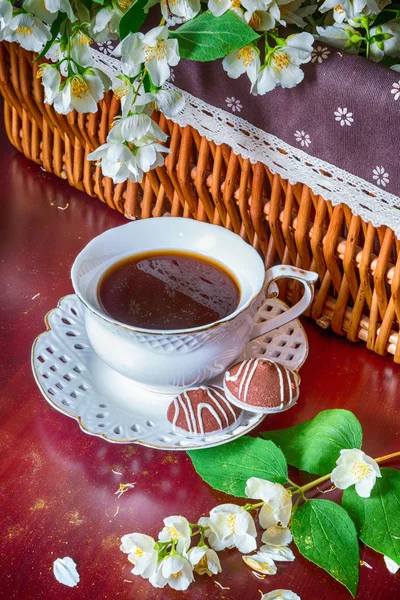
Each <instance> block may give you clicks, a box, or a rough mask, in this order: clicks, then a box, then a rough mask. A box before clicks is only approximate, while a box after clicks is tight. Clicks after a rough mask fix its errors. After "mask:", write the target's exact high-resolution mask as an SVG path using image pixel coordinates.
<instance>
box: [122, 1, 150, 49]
mask: <svg viewBox="0 0 400 600" xmlns="http://www.w3.org/2000/svg"><path fill="white" fill-rule="evenodd" d="M148 1H149V0H136V2H135V3H134V4H133V5H132V6H131V7H130V9H129V10H128V11H127V12H126V13H125V14H124V16H123V17H122V19H121V21H120V23H119V28H118V31H119V37H120V39H121V40H123V39H124V38H125V37H126V36H127V35H128V34H129V33H136V32H137V31H139V29H140V28H141V26H142V25H143V23H144V22H145V20H146V17H147V12H145V10H144V7H145V6H146V4H148Z"/></svg>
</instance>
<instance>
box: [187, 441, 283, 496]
mask: <svg viewBox="0 0 400 600" xmlns="http://www.w3.org/2000/svg"><path fill="white" fill-rule="evenodd" d="M188 454H189V456H190V458H191V459H192V462H193V465H194V468H195V469H196V471H197V473H198V474H199V475H200V477H202V479H204V481H206V482H207V483H208V484H210V485H211V486H212V487H213V488H215V489H216V490H220V491H221V492H225V493H226V494H231V495H233V496H241V497H246V495H245V493H244V490H245V487H246V481H247V480H248V479H250V477H260V478H261V479H268V481H276V482H278V483H286V481H287V465H286V460H285V457H284V456H283V454H282V452H281V451H280V450H279V448H277V447H276V446H275V444H274V443H273V442H266V441H264V440H260V439H257V438H253V437H248V436H245V437H242V438H240V439H238V440H236V441H235V442H231V443H230V444H228V445H227V446H217V447H216V448H210V449H205V450H192V451H190V452H188Z"/></svg>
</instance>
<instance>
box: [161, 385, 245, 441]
mask: <svg viewBox="0 0 400 600" xmlns="http://www.w3.org/2000/svg"><path fill="white" fill-rule="evenodd" d="M240 416H241V411H240V410H238V409H237V408H236V407H235V406H232V405H231V404H230V403H229V402H228V401H227V399H226V398H225V392H224V390H223V389H222V388H221V387H219V386H216V385H211V386H209V387H205V386H201V387H198V388H189V389H187V390H185V391H184V392H182V393H181V394H179V396H176V398H174V400H173V401H172V402H171V404H170V405H169V407H168V412H167V418H168V421H169V422H170V423H172V425H173V428H174V430H175V429H178V430H179V429H181V430H182V429H183V430H184V431H187V432H188V433H190V434H192V435H202V434H203V435H204V434H205V433H214V432H218V431H222V430H223V429H227V428H228V427H231V426H232V425H234V424H235V423H237V422H238V420H239V418H240Z"/></svg>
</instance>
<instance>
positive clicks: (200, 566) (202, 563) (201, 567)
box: [194, 554, 212, 576]
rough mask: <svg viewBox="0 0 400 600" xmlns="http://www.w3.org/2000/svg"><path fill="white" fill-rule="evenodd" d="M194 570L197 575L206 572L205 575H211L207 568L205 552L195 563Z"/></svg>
mask: <svg viewBox="0 0 400 600" xmlns="http://www.w3.org/2000/svg"><path fill="white" fill-rule="evenodd" d="M194 570H195V571H196V573H198V574H199V575H204V574H205V573H207V575H210V576H211V575H212V573H211V571H210V570H209V568H208V560H207V554H204V556H203V557H202V558H201V560H199V562H198V563H197V565H195V567H194Z"/></svg>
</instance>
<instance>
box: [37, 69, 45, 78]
mask: <svg viewBox="0 0 400 600" xmlns="http://www.w3.org/2000/svg"><path fill="white" fill-rule="evenodd" d="M43 75H44V69H43V67H39V68H38V70H37V73H36V79H40V78H41V77H43Z"/></svg>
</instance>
